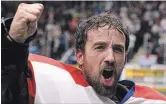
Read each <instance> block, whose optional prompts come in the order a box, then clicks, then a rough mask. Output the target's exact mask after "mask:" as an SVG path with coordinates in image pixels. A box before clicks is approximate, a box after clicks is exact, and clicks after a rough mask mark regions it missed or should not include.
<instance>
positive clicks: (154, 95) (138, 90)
mask: <svg viewBox="0 0 166 104" xmlns="http://www.w3.org/2000/svg"><path fill="white" fill-rule="evenodd" d="M134 96H135V97H140V98H145V99H154V100H165V101H166V97H165V96H164V95H162V94H160V93H159V92H157V91H156V90H154V89H152V88H149V87H146V86H140V85H136V86H135V93H134Z"/></svg>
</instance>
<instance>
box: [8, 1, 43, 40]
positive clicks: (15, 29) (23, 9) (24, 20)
mask: <svg viewBox="0 0 166 104" xmlns="http://www.w3.org/2000/svg"><path fill="white" fill-rule="evenodd" d="M43 8H44V6H43V5H42V4H39V3H35V4H25V3H21V4H20V5H19V6H18V8H17V11H16V14H15V16H14V18H13V21H12V24H11V26H10V30H9V35H10V37H11V38H12V39H14V40H15V41H16V42H19V43H24V42H25V40H26V39H27V38H28V37H30V36H31V35H33V33H34V32H35V31H36V29H37V21H38V19H39V18H40V16H41V14H42V12H43Z"/></svg>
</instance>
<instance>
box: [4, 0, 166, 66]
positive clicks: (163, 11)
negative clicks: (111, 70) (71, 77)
mask: <svg viewBox="0 0 166 104" xmlns="http://www.w3.org/2000/svg"><path fill="white" fill-rule="evenodd" d="M20 2H21V1H2V2H1V3H2V4H1V16H2V17H12V16H14V13H15V12H16V7H17V6H18V4H19V3H20ZM34 2H35V1H29V2H27V3H34ZM39 2H40V3H42V4H44V6H45V9H44V12H43V14H42V16H41V18H40V20H39V27H38V35H37V38H36V39H35V40H34V41H33V42H32V43H31V44H30V48H29V51H30V53H35V54H41V55H45V56H48V57H52V58H54V59H56V60H60V61H62V62H66V63H68V64H76V59H75V56H74V35H75V30H76V26H77V23H78V22H79V20H80V19H84V18H86V17H89V16H91V15H93V14H98V13H101V12H103V11H111V12H112V13H114V14H115V15H117V16H119V18H121V20H122V23H123V24H124V26H125V27H126V28H128V29H129V30H130V33H131V35H130V45H129V47H130V48H129V55H128V62H130V61H132V59H133V57H134V56H135V55H136V54H137V53H138V52H139V50H140V49H141V50H143V55H145V56H146V57H145V58H148V57H150V56H151V55H155V56H156V61H155V63H158V64H164V63H165V64H166V2H165V1H70V2H69V1H39Z"/></svg>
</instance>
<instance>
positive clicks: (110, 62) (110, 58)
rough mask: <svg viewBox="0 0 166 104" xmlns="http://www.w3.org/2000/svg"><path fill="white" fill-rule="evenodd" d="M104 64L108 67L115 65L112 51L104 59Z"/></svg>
mask: <svg viewBox="0 0 166 104" xmlns="http://www.w3.org/2000/svg"><path fill="white" fill-rule="evenodd" d="M104 62H105V64H106V65H108V66H113V65H114V64H115V55H114V52H113V50H112V49H109V50H108V51H107V55H106V57H105V59H104Z"/></svg>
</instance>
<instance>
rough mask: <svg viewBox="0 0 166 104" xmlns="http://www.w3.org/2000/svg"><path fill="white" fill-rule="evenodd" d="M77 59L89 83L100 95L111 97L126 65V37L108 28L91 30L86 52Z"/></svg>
mask: <svg viewBox="0 0 166 104" xmlns="http://www.w3.org/2000/svg"><path fill="white" fill-rule="evenodd" d="M76 57H77V61H78V63H79V64H80V66H81V69H82V71H83V74H84V76H85V78H86V80H87V82H88V83H89V84H90V85H91V86H92V87H93V88H94V89H95V91H96V92H97V93H98V94H101V95H103V96H109V97H111V96H112V95H113V93H114V92H115V87H116V83H117V81H118V79H119V77H120V75H121V72H122V70H123V67H124V64H125V57H126V54H125V37H124V35H123V34H122V33H121V32H119V31H118V30H117V29H115V28H113V27H111V28H108V26H105V27H101V28H98V29H91V30H89V31H88V33H87V41H86V44H85V51H84V52H81V51H80V52H77V54H76Z"/></svg>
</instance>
